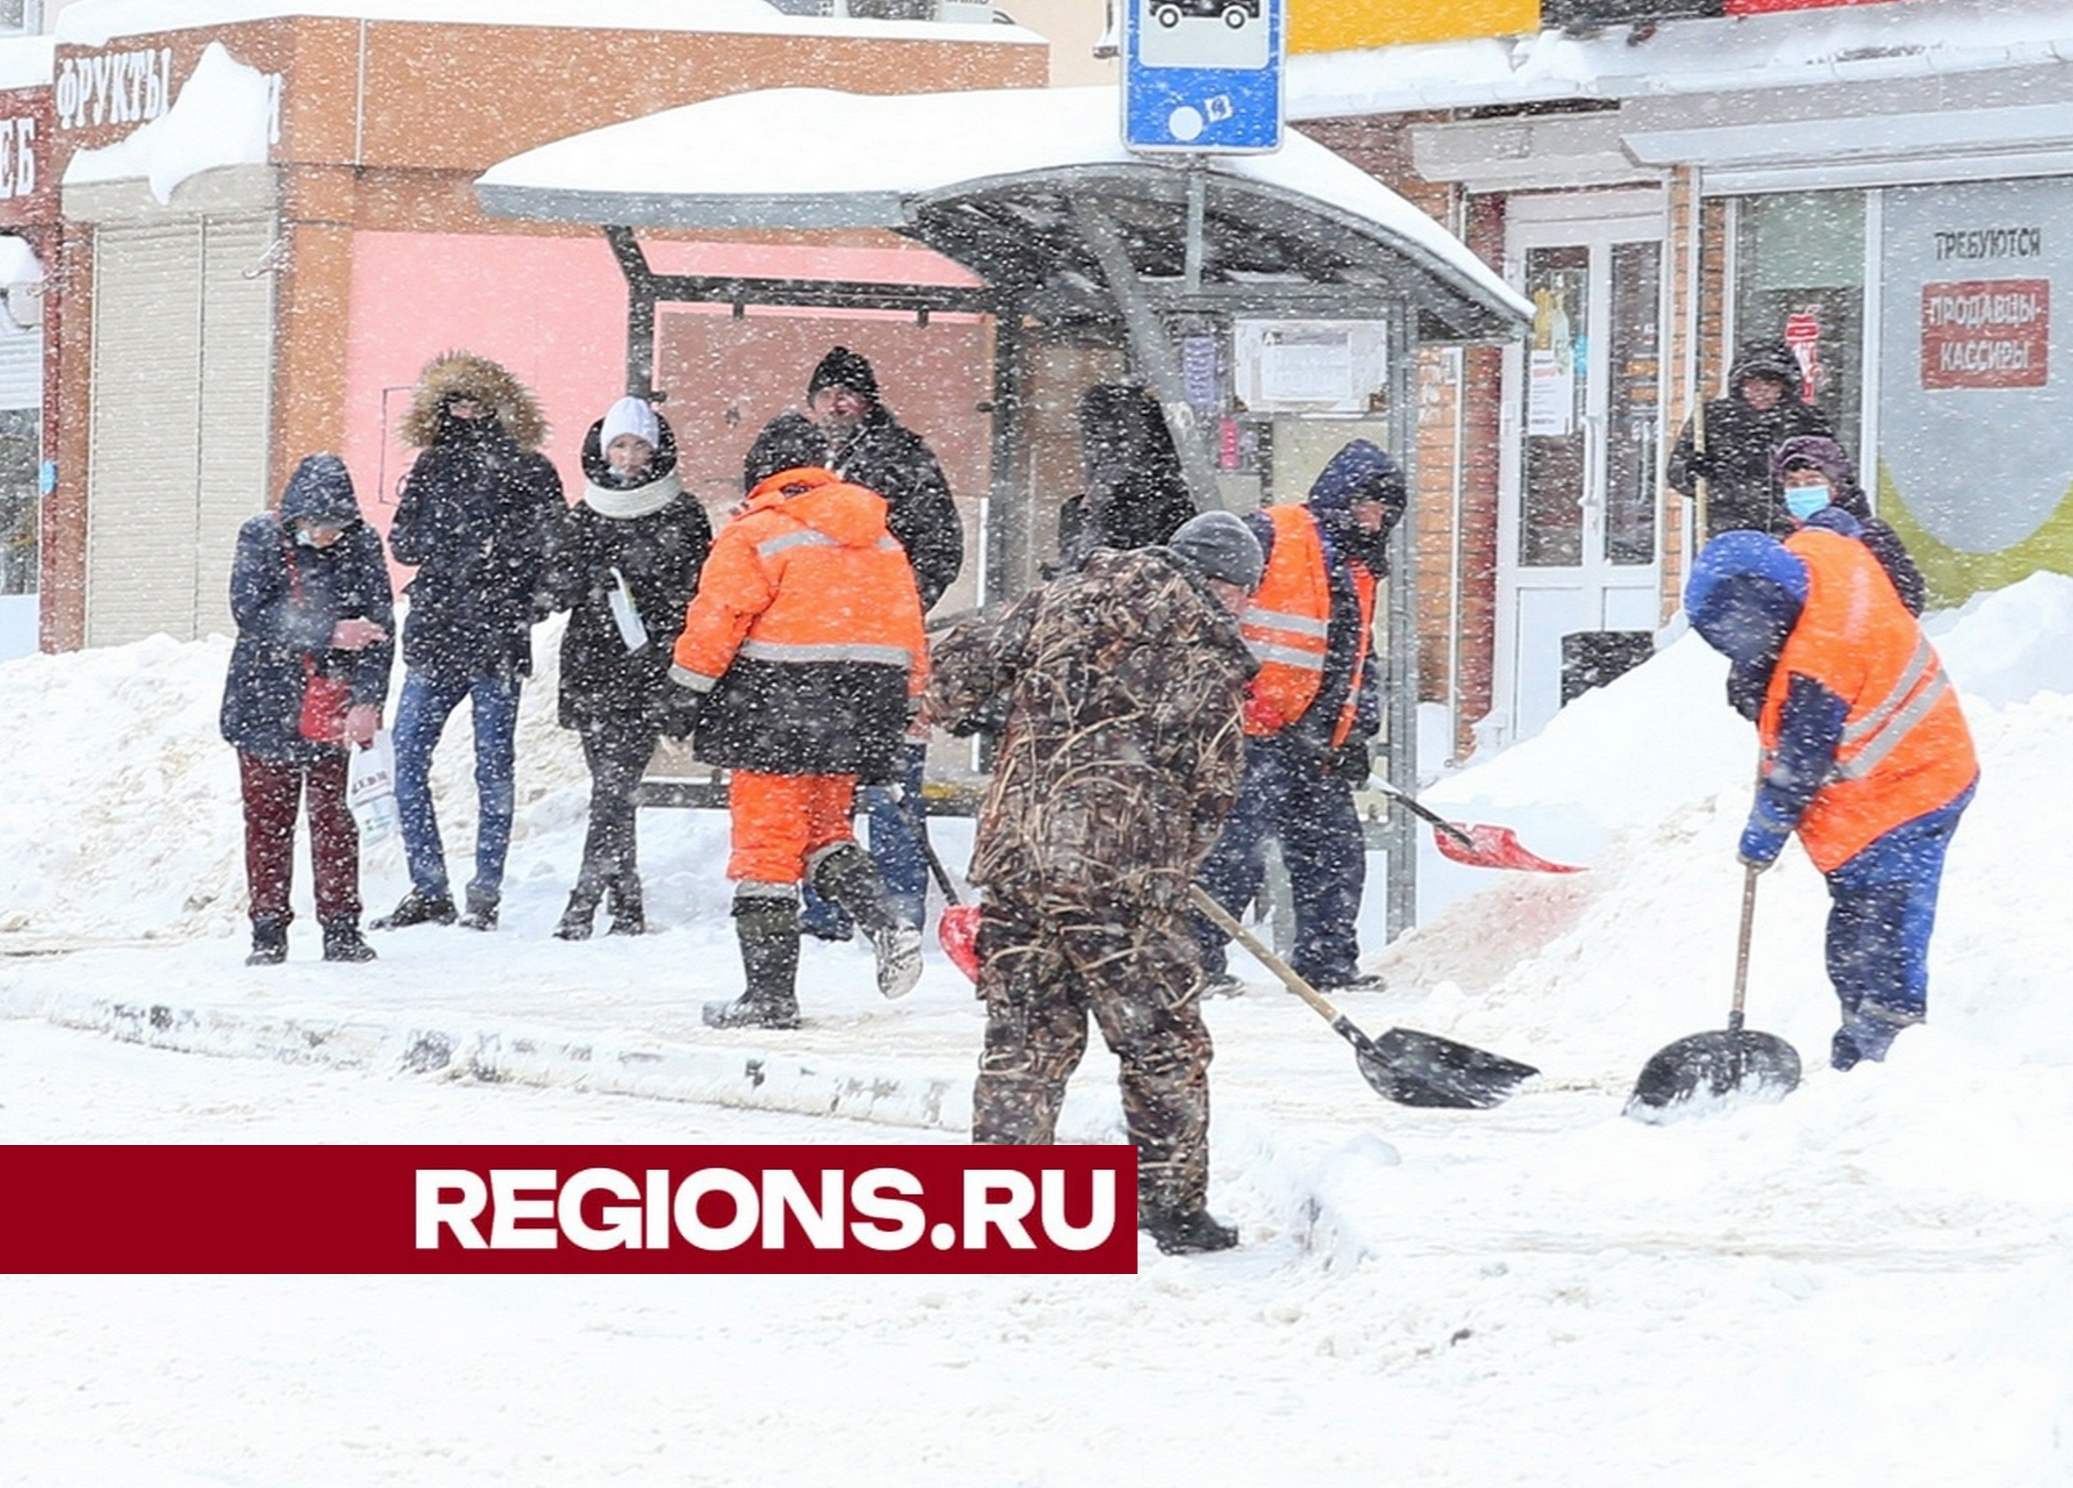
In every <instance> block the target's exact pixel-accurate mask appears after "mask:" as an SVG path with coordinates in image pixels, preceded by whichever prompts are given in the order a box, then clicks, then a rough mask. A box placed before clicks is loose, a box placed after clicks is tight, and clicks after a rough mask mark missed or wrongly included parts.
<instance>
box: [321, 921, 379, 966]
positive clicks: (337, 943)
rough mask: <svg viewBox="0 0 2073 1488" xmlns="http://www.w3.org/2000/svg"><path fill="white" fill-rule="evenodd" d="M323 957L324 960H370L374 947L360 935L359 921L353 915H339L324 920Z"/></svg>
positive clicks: (372, 957)
mask: <svg viewBox="0 0 2073 1488" xmlns="http://www.w3.org/2000/svg"><path fill="white" fill-rule="evenodd" d="M324 959H325V960H326V961H372V960H374V959H375V957H374V947H373V946H371V945H369V944H368V943H367V942H366V941H365V940H364V939H363V938H362V937H361V935H360V921H359V918H358V916H355V915H340V916H339V917H338V918H337V919H335V920H326V921H325V922H324Z"/></svg>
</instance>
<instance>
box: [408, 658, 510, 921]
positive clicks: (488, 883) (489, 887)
mask: <svg viewBox="0 0 2073 1488" xmlns="http://www.w3.org/2000/svg"><path fill="white" fill-rule="evenodd" d="M521 685H522V684H521V679H519V678H517V677H471V678H469V679H467V680H466V681H449V680H447V679H445V678H440V677H434V676H432V675H431V674H430V673H427V672H422V671H416V670H412V671H408V672H405V673H404V674H403V696H402V699H401V700H400V701H399V702H398V703H397V704H396V732H395V740H396V814H397V817H398V818H399V824H400V825H401V827H402V829H403V855H404V857H405V858H406V859H407V860H408V862H409V864H410V883H411V887H413V888H414V889H416V890H417V891H418V893H420V894H425V895H435V894H451V893H452V892H453V891H452V889H451V887H450V886H449V883H448V880H447V876H446V849H445V848H444V847H442V846H441V845H440V841H439V819H438V817H437V816H436V815H434V813H433V810H432V751H433V750H434V749H435V748H437V747H438V744H439V736H440V734H441V733H443V732H444V731H445V729H446V720H447V719H448V717H450V716H451V715H452V713H453V710H454V709H455V708H458V707H459V706H460V705H461V700H462V699H463V698H466V699H467V700H468V702H469V704H470V705H471V707H472V710H473V717H474V720H475V792H476V795H477V797H478V799H479V801H480V803H481V820H480V822H479V823H478V825H477V827H476V832H475V877H474V878H473V879H471V880H470V881H469V884H468V893H469V895H470V896H471V897H473V898H481V899H490V900H495V899H496V898H498V897H499V895H501V893H502V892H503V887H504V855H505V853H506V852H507V851H509V849H510V847H511V811H512V804H513V790H512V783H511V781H512V767H513V762H514V759H513V748H512V742H513V739H514V737H515V736H516V734H517V732H518V693H519V688H520V686H521Z"/></svg>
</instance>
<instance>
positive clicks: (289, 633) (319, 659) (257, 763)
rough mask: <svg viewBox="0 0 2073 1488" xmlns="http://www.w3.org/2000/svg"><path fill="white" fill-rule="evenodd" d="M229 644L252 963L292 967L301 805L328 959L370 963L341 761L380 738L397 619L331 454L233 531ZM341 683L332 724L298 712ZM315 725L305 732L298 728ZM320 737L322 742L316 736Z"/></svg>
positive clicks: (315, 459)
mask: <svg viewBox="0 0 2073 1488" xmlns="http://www.w3.org/2000/svg"><path fill="white" fill-rule="evenodd" d="M230 610H231V614H232V616H234V617H235V618H236V620H237V626H238V638H237V644H236V645H235V646H234V647H232V649H231V653H230V675H229V676H228V677H227V678H226V679H225V681H224V687H223V711H222V719H221V725H222V730H223V737H224V739H225V740H226V741H228V742H229V743H230V744H232V745H234V746H235V747H236V749H237V752H238V777H239V783H240V785H241V787H242V790H243V797H244V808H245V876H246V880H247V883H248V884H249V886H250V891H251V916H252V954H251V955H250V956H249V957H247V958H246V964H247V965H251V966H274V965H278V964H279V963H280V962H282V961H284V960H286V959H287V956H288V922H289V921H290V920H292V919H293V918H294V917H295V916H294V912H293V911H292V910H291V909H290V908H289V903H288V895H289V888H290V885H291V884H292V882H293V875H294V869H295V812H296V806H297V803H298V801H299V800H300V799H301V798H302V796H303V793H304V790H305V788H307V791H308V800H309V807H308V811H309V824H310V866H311V868H312V869H313V870H314V874H315V878H316V891H317V919H318V920H319V921H320V922H321V923H322V925H323V927H324V959H325V960H326V961H371V960H373V959H374V951H373V950H372V949H371V948H370V947H369V946H368V944H367V942H366V941H364V940H362V939H361V938H360V834H359V830H358V828H357V827H356V826H355V825H354V823H353V818H352V815H351V813H350V812H349V811H347V809H346V758H347V748H348V746H349V745H352V744H365V743H367V742H368V741H369V740H370V739H372V738H373V737H374V734H375V730H377V729H379V728H380V727H381V710H382V703H383V701H384V700H385V699H386V698H387V697H388V692H389V663H390V661H391V659H392V658H393V656H394V654H395V646H394V643H393V642H392V641H391V640H390V637H391V636H392V635H393V634H394V633H395V629H396V621H395V615H394V613H393V611H392V609H391V606H390V600H389V570H388V566H387V565H386V564H385V563H384V562H383V561H382V551H381V539H380V538H379V537H378V536H376V535H375V533H374V532H373V531H372V530H371V529H370V528H368V526H367V525H366V524H365V523H364V522H362V521H361V520H360V506H359V503H358V502H357V501H356V500H355V499H354V497H353V478H352V476H351V475H350V474H348V473H347V471H346V467H345V462H344V461H343V460H341V459H339V458H338V456H336V455H311V456H310V457H309V458H308V459H306V460H304V461H303V462H302V463H301V464H300V465H298V466H297V467H296V469H295V474H294V475H293V476H291V477H290V478H289V481H288V486H287V489H286V490H284V491H283V492H282V493H281V501H280V505H279V507H278V508H277V509H276V510H274V511H272V512H262V513H261V514H260V515H258V516H256V517H253V518H252V519H251V520H249V521H247V522H246V523H245V525H244V526H243V527H242V528H240V529H239V531H238V545H237V556H236V557H235V559H233V560H232V564H231V571H230ZM327 681H328V682H332V683H335V684H342V685H341V686H338V687H336V688H335V689H334V690H335V691H337V692H339V693H342V694H343V695H342V696H340V697H339V698H338V709H337V710H336V712H335V716H328V717H323V718H320V717H318V716H316V714H315V711H314V710H311V709H308V708H306V701H307V699H308V698H309V696H310V693H311V686H312V683H313V682H314V683H317V684H318V685H319V686H320V687H321V686H322V684H323V683H324V682H327ZM306 721H307V722H308V723H309V724H311V725H314V727H312V728H311V729H310V730H309V731H307V732H306V731H305V727H304V725H305V722H306ZM312 733H314V734H315V735H317V737H311V734H312Z"/></svg>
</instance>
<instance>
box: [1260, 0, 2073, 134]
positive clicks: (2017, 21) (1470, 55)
mask: <svg viewBox="0 0 2073 1488" xmlns="http://www.w3.org/2000/svg"><path fill="white" fill-rule="evenodd" d="M2068 60H2073V8H2069V7H2068V6H2067V5H2066V4H2065V3H2064V0H1937V3H1935V4H1924V3H1922V0H1902V3H1895V4H1885V5H1853V6H1848V7H1844V8H1840V9H1821V10H1814V11H1801V12H1781V13H1777V14H1767V15H1751V16H1739V17H1736V18H1734V19H1732V20H1719V19H1709V20H1688V21H1666V22H1663V23H1662V24H1661V25H1660V26H1657V27H1655V28H1654V29H1653V30H1652V31H1651V32H1647V33H1644V32H1641V31H1636V30H1632V29H1630V28H1628V27H1625V26H1614V27H1608V28H1607V29H1606V30H1604V31H1602V32H1600V33H1598V34H1596V35H1593V36H1576V35H1571V34H1568V33H1566V32H1563V31H1543V32H1540V33H1539V34H1538V35H1531V36H1520V37H1511V36H1500V37H1481V38H1476V39H1473V40H1467V41H1444V42H1433V43H1429V44H1426V45H1422V46H1399V47H1381V48H1377V49H1374V50H1371V51H1350V52H1326V53H1320V54H1315V55H1311V56H1298V57H1291V58H1290V59H1289V65H1288V115H1289V117H1290V118H1292V119H1328V118H1337V117H1342V116H1346V115H1358V114H1384V113H1403V112H1409V111H1413V110H1418V109H1442V108H1445V109H1452V108H1476V107H1481V106H1490V105H1498V104H1521V103H1536V102H1546V101H1551V100H1555V99H1563V98H1603V99H1621V98H1645V97H1652V96H1654V97H1660V96H1676V95H1687V94H1698V93H1714V92H1727V91H1732V90H1735V89H1742V88H1783V87H1793V86H1806V85H1814V84H1820V83H1847V82H1875V81H1881V80H1888V79H1899V78H1918V77H1935V76H1939V75H1945V74H1951V73H1963V72H1980V71H1985V70H1989V69H1994V68H2011V67H2024V66H2040V65H2046V64H2051V63H2058V62H2065V61H2068Z"/></svg>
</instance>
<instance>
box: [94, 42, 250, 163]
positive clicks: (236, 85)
mask: <svg viewBox="0 0 2073 1488" xmlns="http://www.w3.org/2000/svg"><path fill="white" fill-rule="evenodd" d="M275 82H276V80H275V79H273V78H271V77H269V76H268V75H267V74H265V73H263V72H260V71H259V70H258V69H257V68H253V67H247V66H246V65H245V64H244V63H242V62H240V61H238V60H237V59H236V58H235V57H233V56H231V55H230V53H229V52H228V51H226V50H224V47H223V43H221V42H220V41H212V42H210V43H209V44H208V46H207V47H206V48H204V49H203V51H202V54H201V57H200V59H199V60H198V61H197V62H196V63H195V64H194V72H193V73H192V74H191V75H190V76H189V77H188V79H187V82H186V84H185V85H184V86H182V88H181V89H180V95H179V97H177V98H175V99H174V100H173V105H172V107H171V108H169V109H167V110H166V111H165V112H164V113H163V114H161V115H159V116H158V117H157V118H156V119H153V120H151V121H150V122H149V123H147V124H143V125H140V126H139V127H138V128H137V129H135V130H134V131H132V132H131V133H130V134H128V135H126V136H124V137H123V138H122V139H119V140H117V141H116V142H115V143H114V144H112V145H104V146H102V147H101V148H100V149H98V150H81V151H79V152H78V153H76V154H75V155H73V157H72V159H71V161H70V163H69V164H67V165H66V167H65V180H64V184H65V185H67V186H82V185H86V184H89V183H91V182H96V181H123V180H132V179H135V178H137V177H140V176H141V177H142V178H144V179H145V180H146V181H148V182H150V183H151V194H152V195H153V196H154V197H156V198H157V199H158V200H159V201H161V202H168V201H171V200H172V199H173V190H174V188H175V187H177V186H178V185H179V184H180V183H181V182H182V181H185V180H187V179H188V178H189V177H190V176H195V175H199V174H200V173H201V172H203V171H205V170H212V169H214V168H215V167H217V166H223V165H264V164H265V163H266V159H267V150H268V144H269V141H270V139H271V136H272V134H273V131H274V129H275V127H276V126H275V110H276V108H277V107H278V105H279V91H278V89H277V87H276V86H275Z"/></svg>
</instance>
